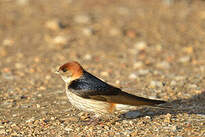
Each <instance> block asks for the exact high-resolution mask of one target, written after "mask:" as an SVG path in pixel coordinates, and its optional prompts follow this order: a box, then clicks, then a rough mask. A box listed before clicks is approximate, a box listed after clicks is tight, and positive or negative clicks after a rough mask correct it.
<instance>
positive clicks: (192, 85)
mask: <svg viewBox="0 0 205 137" xmlns="http://www.w3.org/2000/svg"><path fill="white" fill-rule="evenodd" d="M188 87H189V88H197V87H198V86H197V85H195V84H189V85H188Z"/></svg>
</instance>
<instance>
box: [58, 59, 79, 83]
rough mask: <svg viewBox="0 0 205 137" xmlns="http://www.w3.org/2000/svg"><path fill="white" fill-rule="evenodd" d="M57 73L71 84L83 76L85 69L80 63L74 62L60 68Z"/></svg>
mask: <svg viewBox="0 0 205 137" xmlns="http://www.w3.org/2000/svg"><path fill="white" fill-rule="evenodd" d="M56 73H57V74H59V75H60V76H61V78H62V79H63V80H64V81H65V82H66V83H68V84H69V83H70V82H72V81H73V80H76V79H78V78H80V77H81V76H82V75H83V68H82V66H81V65H80V64H79V63H78V62H75V61H73V62H68V63H66V64H64V65H62V66H60V67H59V69H58V70H57V71H56Z"/></svg>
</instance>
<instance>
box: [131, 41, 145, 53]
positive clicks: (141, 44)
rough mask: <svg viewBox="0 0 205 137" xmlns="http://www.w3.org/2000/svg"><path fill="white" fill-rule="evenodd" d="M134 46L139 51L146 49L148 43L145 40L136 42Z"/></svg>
mask: <svg viewBox="0 0 205 137" xmlns="http://www.w3.org/2000/svg"><path fill="white" fill-rule="evenodd" d="M134 48H135V49H136V50H138V51H141V50H145V49H146V48H147V43H146V42H145V41H140V42H136V43H135V44H134Z"/></svg>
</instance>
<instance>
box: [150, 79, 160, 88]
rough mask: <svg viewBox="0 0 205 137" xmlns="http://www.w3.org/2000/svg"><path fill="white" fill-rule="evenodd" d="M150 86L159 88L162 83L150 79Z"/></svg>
mask: <svg viewBox="0 0 205 137" xmlns="http://www.w3.org/2000/svg"><path fill="white" fill-rule="evenodd" d="M150 87H151V88H161V87H163V83H162V82H160V81H151V82H150Z"/></svg>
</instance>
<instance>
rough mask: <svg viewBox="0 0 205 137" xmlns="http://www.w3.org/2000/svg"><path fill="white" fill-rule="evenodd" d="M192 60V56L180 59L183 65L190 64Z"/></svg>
mask: <svg viewBox="0 0 205 137" xmlns="http://www.w3.org/2000/svg"><path fill="white" fill-rule="evenodd" d="M190 60H191V57H190V56H184V57H181V58H179V62H181V63H186V62H189V61H190Z"/></svg>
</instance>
